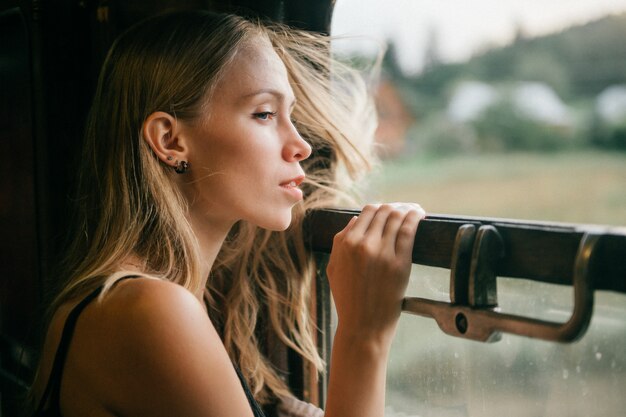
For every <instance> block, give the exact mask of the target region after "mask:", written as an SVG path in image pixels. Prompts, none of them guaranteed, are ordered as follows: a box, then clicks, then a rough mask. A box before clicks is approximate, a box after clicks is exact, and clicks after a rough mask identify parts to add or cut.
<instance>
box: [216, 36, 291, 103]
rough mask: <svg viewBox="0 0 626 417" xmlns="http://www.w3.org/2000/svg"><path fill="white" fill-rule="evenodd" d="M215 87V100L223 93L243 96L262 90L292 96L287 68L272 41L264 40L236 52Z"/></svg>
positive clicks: (249, 44)
mask: <svg viewBox="0 0 626 417" xmlns="http://www.w3.org/2000/svg"><path fill="white" fill-rule="evenodd" d="M216 87H217V88H216V90H215V96H214V97H215V98H218V97H219V95H220V94H223V95H227V96H237V97H243V96H246V95H250V94H252V93H254V92H256V91H259V90H272V91H276V92H278V93H280V94H282V95H283V96H285V97H289V96H293V92H292V90H291V86H290V85H289V78H288V76H287V69H286V68H285V65H284V64H283V62H282V60H281V59H280V57H279V56H278V54H277V53H276V52H275V51H274V48H273V47H272V45H271V44H270V43H269V41H267V40H263V39H261V40H258V41H257V40H255V41H253V42H250V43H248V44H246V45H244V46H243V47H242V48H241V49H240V50H239V51H237V53H236V55H235V56H234V57H233V59H232V61H231V62H230V63H229V64H228V66H227V67H226V68H225V71H224V74H223V76H222V77H221V79H220V81H219V83H218V85H217V86H216Z"/></svg>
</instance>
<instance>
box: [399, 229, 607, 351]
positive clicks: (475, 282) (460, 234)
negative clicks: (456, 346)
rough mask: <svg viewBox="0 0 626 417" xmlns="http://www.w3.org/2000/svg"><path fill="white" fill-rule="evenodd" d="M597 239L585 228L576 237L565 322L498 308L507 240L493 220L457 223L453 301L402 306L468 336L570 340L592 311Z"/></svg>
mask: <svg viewBox="0 0 626 417" xmlns="http://www.w3.org/2000/svg"><path fill="white" fill-rule="evenodd" d="M599 238H600V235H599V234H596V233H593V232H587V233H585V234H583V236H582V238H581V240H580V243H579V247H578V252H577V255H576V260H575V263H574V271H573V287H574V310H573V312H572V315H571V317H570V319H569V320H568V321H567V322H565V323H557V322H552V321H545V320H538V319H534V318H530V317H524V316H519V315H512V314H505V313H500V311H499V308H498V300H497V285H496V282H497V277H496V271H497V268H498V262H499V261H500V260H501V259H502V258H503V257H504V254H505V244H504V240H503V239H502V237H501V236H500V233H499V232H498V230H497V228H496V227H494V226H492V225H483V226H480V227H479V228H478V230H477V229H476V225H475V224H465V225H462V226H461V227H459V229H458V231H457V234H456V238H455V242H454V247H453V251H452V262H451V271H450V299H451V303H446V302H441V301H433V300H428V299H424V298H418V297H407V298H405V300H404V303H403V310H404V311H405V312H408V313H412V314H416V315H420V316H425V317H431V318H433V319H435V321H436V322H437V324H438V325H439V327H440V328H441V329H442V330H443V331H444V332H445V333H447V334H450V335H453V336H457V337H463V338H467V339H471V340H477V341H483V342H495V341H497V340H499V339H500V338H501V334H502V333H510V334H516V335H522V336H527V337H532V338H538V339H544V340H550V341H557V342H573V341H575V340H578V339H579V338H580V337H582V336H583V334H584V333H585V331H586V330H587V327H588V326H589V322H590V320H591V316H592V313H593V300H594V296H593V285H592V282H593V272H594V271H593V269H594V268H593V266H594V265H593V261H594V259H593V255H594V251H595V249H596V247H597V246H598V245H597V244H598V241H599ZM470 254H471V255H470Z"/></svg>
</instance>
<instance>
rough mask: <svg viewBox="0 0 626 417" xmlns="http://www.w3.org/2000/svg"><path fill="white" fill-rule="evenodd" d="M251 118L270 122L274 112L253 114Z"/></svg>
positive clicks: (274, 114)
mask: <svg viewBox="0 0 626 417" xmlns="http://www.w3.org/2000/svg"><path fill="white" fill-rule="evenodd" d="M253 116H254V118H255V119H260V120H270V119H272V118H274V116H276V112H275V111H262V112H259V113H254V114H253Z"/></svg>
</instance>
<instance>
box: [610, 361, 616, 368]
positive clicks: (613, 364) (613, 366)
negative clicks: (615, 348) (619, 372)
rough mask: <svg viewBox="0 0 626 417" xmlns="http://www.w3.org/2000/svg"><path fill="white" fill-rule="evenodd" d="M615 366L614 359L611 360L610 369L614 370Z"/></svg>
mask: <svg viewBox="0 0 626 417" xmlns="http://www.w3.org/2000/svg"><path fill="white" fill-rule="evenodd" d="M616 365H617V363H615V359H613V360H612V361H611V369H615V366H616Z"/></svg>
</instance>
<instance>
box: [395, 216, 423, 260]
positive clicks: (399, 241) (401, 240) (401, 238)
mask: <svg viewBox="0 0 626 417" xmlns="http://www.w3.org/2000/svg"><path fill="white" fill-rule="evenodd" d="M420 209H421V208H420ZM424 216H425V213H424V210H417V209H413V210H410V211H409V212H408V213H407V215H406V216H405V217H404V221H403V222H402V225H401V226H400V227H399V229H398V231H397V236H396V244H395V248H396V254H397V255H399V256H403V255H410V254H411V252H412V251H413V243H414V242H415V232H416V231H417V226H418V224H419V221H420V220H421V219H423V218H424Z"/></svg>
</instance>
